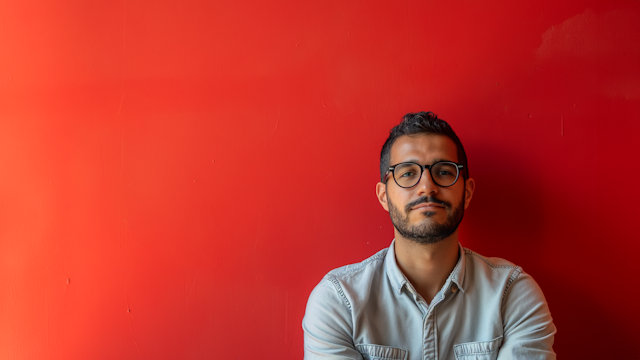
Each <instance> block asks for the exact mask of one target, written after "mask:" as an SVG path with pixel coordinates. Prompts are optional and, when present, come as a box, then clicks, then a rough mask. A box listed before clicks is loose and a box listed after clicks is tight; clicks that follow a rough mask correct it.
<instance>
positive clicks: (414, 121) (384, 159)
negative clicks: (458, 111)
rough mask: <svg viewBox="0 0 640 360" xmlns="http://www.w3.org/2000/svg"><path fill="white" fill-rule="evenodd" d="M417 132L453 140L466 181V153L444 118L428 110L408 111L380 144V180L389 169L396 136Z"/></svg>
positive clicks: (415, 133) (467, 171)
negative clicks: (382, 143)
mask: <svg viewBox="0 0 640 360" xmlns="http://www.w3.org/2000/svg"><path fill="white" fill-rule="evenodd" d="M418 134H437V135H444V136H447V137H449V138H450V139H451V140H453V142H454V144H456V148H457V150H458V163H460V164H462V165H464V167H463V168H462V171H461V175H462V178H463V179H464V180H465V181H466V180H467V179H468V178H469V165H468V164H467V154H466V153H465V152H464V147H462V143H461V142H460V139H459V138H458V135H456V133H455V132H454V131H453V129H452V128H451V126H450V125H449V124H448V123H447V122H446V121H444V120H442V119H438V116H437V115H435V114H434V113H432V112H431V111H428V112H424V111H422V112H419V113H415V114H414V113H408V114H407V115H405V116H404V117H403V118H402V121H401V122H400V124H398V125H396V126H395V127H394V128H393V129H391V131H389V138H387V141H385V143H384V145H382V151H381V152H380V181H384V175H385V174H386V173H387V170H389V166H390V164H389V161H390V160H391V146H393V143H394V142H395V141H396V139H397V138H399V137H400V136H403V135H418Z"/></svg>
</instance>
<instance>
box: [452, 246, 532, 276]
mask: <svg viewBox="0 0 640 360" xmlns="http://www.w3.org/2000/svg"><path fill="white" fill-rule="evenodd" d="M463 249H464V256H465V261H466V263H467V266H466V267H467V269H466V272H467V274H468V275H470V276H471V277H472V278H473V279H474V280H478V278H485V279H487V280H492V281H498V282H501V283H502V282H504V281H506V282H507V283H511V282H513V281H515V280H516V279H517V278H518V277H519V276H520V274H522V272H523V270H522V267H520V266H517V265H516V264H514V263H512V262H511V261H508V260H505V259H502V258H498V257H486V256H482V255H480V254H478V253H477V252H475V251H473V250H470V249H467V248H463Z"/></svg>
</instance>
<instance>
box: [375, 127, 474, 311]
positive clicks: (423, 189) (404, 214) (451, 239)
mask: <svg viewBox="0 0 640 360" xmlns="http://www.w3.org/2000/svg"><path fill="white" fill-rule="evenodd" d="M405 161H414V162H417V163H419V164H423V165H424V164H428V165H431V164H433V163H435V162H437V161H453V162H456V163H457V162H458V156H457V150H456V146H455V143H454V142H453V140H451V139H450V138H448V137H446V136H444V135H435V134H419V135H411V136H409V135H404V136H401V137H399V138H398V139H396V141H395V143H394V144H393V146H392V147H391V162H390V164H391V165H395V164H398V163H401V162H405ZM474 189H475V182H474V180H473V179H471V178H469V179H467V180H466V181H464V179H462V177H460V178H459V179H458V181H457V182H456V183H455V184H454V185H453V186H450V187H440V186H438V185H436V184H435V183H434V182H433V180H432V179H431V177H430V176H429V174H428V173H427V172H426V171H425V172H424V173H423V174H422V177H421V179H420V182H419V183H418V184H417V185H416V186H414V187H412V188H401V187H399V186H398V185H397V184H396V183H395V181H394V180H393V179H392V178H389V180H387V183H386V184H384V183H382V182H379V183H378V184H377V185H376V194H377V197H378V201H379V202H380V205H382V207H383V208H384V209H385V210H386V211H392V212H393V214H392V219H393V220H392V221H393V222H394V234H395V239H396V242H395V252H396V261H397V263H398V266H399V267H400V270H402V272H403V273H404V275H405V276H406V277H407V279H408V280H409V282H411V285H412V286H413V287H414V288H415V290H416V291H417V292H418V294H420V295H421V296H422V297H423V299H424V300H425V301H426V302H427V303H430V302H431V300H433V298H434V297H435V295H436V294H437V293H438V291H440V289H441V288H442V286H443V285H444V283H445V282H446V280H447V277H448V276H449V274H450V273H451V271H452V270H453V268H454V267H455V264H456V262H457V261H458V229H457V224H455V230H454V231H453V232H451V233H450V234H449V235H448V236H446V237H444V238H438V236H435V237H431V240H430V241H428V240H427V241H420V240H419V239H416V238H415V237H412V236H407V237H405V236H403V235H402V234H401V232H400V231H399V230H398V228H396V225H395V224H399V225H400V222H402V223H403V226H408V227H411V228H413V229H414V230H417V231H418V232H421V233H426V234H429V233H432V234H437V233H438V231H437V230H438V228H443V227H446V225H447V224H448V222H451V221H452V219H453V221H457V222H459V221H460V220H461V219H462V216H461V215H460V216H457V217H456V216H455V215H456V214H455V213H456V208H459V207H462V209H459V211H462V212H463V211H464V210H466V209H467V208H468V207H469V203H470V202H471V197H472V196H473V191H474ZM422 197H424V198H426V200H427V203H422V204H419V205H417V206H421V207H420V208H415V206H416V205H414V206H411V205H410V204H412V203H413V204H415V203H416V202H420V201H419V199H420V198H422ZM434 200H435V201H434ZM442 203H444V205H443V204H442ZM407 205H409V206H408V208H407ZM403 232H405V234H406V231H403ZM427 239H428V238H427Z"/></svg>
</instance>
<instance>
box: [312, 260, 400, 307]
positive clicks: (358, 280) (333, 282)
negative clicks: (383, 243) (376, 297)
mask: <svg viewBox="0 0 640 360" xmlns="http://www.w3.org/2000/svg"><path fill="white" fill-rule="evenodd" d="M387 251H388V249H386V248H385V249H382V250H380V251H378V252H377V253H376V254H374V255H373V256H371V257H369V258H367V259H365V260H363V261H361V262H359V263H354V264H349V265H345V266H341V267H339V268H336V269H333V270H331V271H329V272H328V273H327V274H326V275H325V276H324V277H323V278H322V280H321V281H320V283H319V284H318V285H316V287H315V288H314V289H313V291H312V292H311V295H309V301H308V303H307V306H313V305H312V304H319V303H322V304H328V303H334V304H335V305H338V304H339V305H340V306H342V305H346V307H347V308H348V309H349V310H351V308H352V303H353V301H354V295H355V294H354V293H359V292H363V291H364V292H366V291H368V288H369V287H370V286H371V283H372V280H373V279H375V278H377V277H379V276H381V275H382V274H383V273H384V261H385V256H386V254H387ZM356 297H357V296H356Z"/></svg>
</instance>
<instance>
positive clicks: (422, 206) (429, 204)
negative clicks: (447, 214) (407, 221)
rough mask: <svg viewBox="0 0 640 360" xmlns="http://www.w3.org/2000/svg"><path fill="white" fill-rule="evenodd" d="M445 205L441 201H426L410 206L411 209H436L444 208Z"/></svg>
mask: <svg viewBox="0 0 640 360" xmlns="http://www.w3.org/2000/svg"><path fill="white" fill-rule="evenodd" d="M444 208H445V206H444V204H442V203H435V202H426V203H422V204H418V205H416V206H413V207H411V210H436V209H444Z"/></svg>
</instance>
